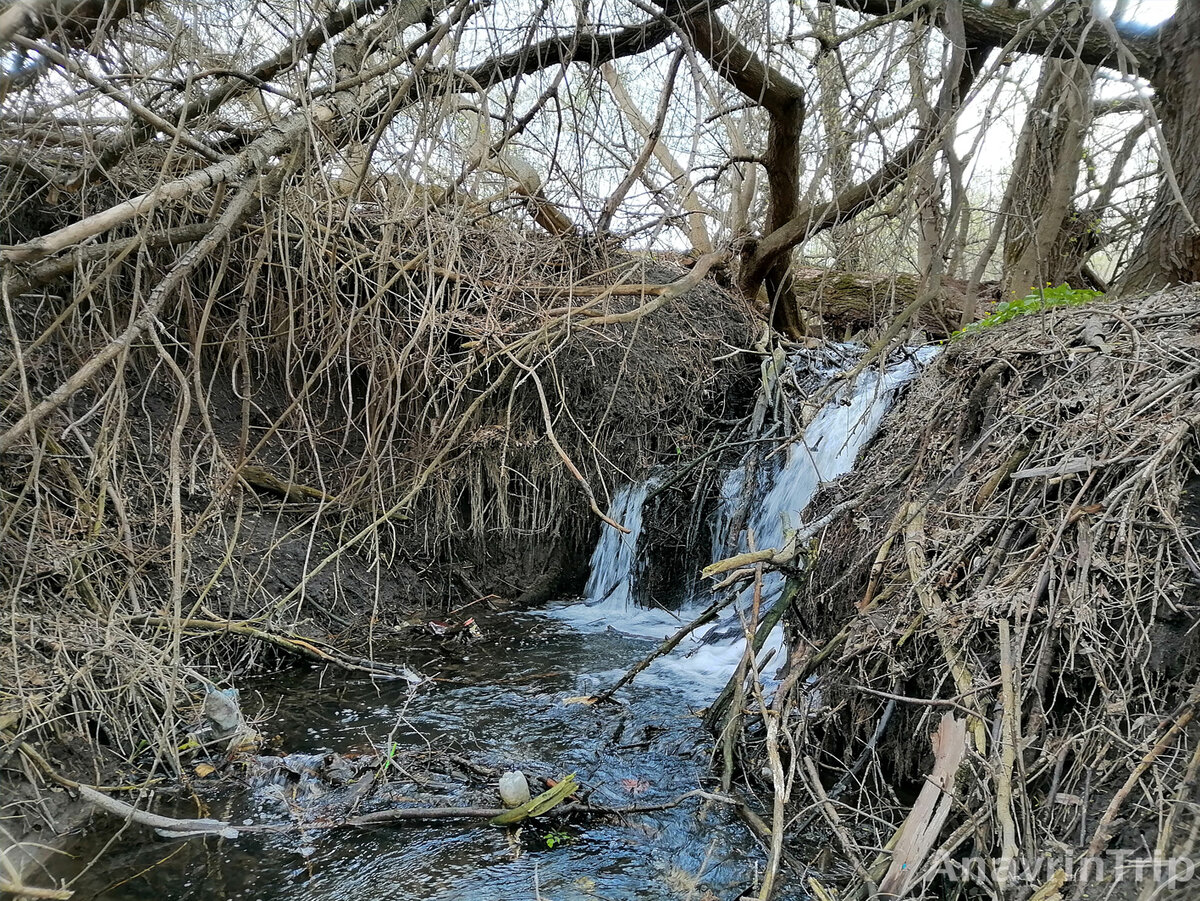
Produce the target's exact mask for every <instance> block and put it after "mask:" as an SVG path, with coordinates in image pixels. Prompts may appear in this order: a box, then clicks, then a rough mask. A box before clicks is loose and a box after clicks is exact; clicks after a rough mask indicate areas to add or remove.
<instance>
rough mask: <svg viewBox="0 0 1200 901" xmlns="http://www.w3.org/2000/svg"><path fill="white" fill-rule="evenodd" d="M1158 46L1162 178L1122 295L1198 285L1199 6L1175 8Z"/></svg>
mask: <svg viewBox="0 0 1200 901" xmlns="http://www.w3.org/2000/svg"><path fill="white" fill-rule="evenodd" d="M1160 46H1161V55H1160V60H1159V64H1158V66H1157V69H1156V71H1155V73H1154V78H1153V84H1154V90H1155V92H1156V95H1157V97H1156V99H1157V104H1156V108H1157V110H1158V116H1159V120H1160V121H1161V123H1162V132H1163V139H1164V143H1165V145H1166V151H1167V152H1166V154H1165V158H1164V161H1163V162H1164V177H1163V180H1162V184H1161V185H1160V186H1159V189H1158V199H1157V200H1156V202H1155V204H1154V210H1153V211H1152V212H1151V214H1150V218H1149V220H1148V221H1147V222H1146V229H1145V231H1144V232H1143V234H1142V241H1141V244H1140V245H1139V247H1138V251H1137V254H1136V255H1135V257H1134V260H1133V262H1132V263H1131V264H1130V267H1129V269H1128V271H1127V272H1126V274H1125V276H1124V277H1123V278H1122V279H1121V283H1120V291H1121V292H1122V293H1133V292H1137V291H1149V290H1154V289H1156V288H1161V287H1163V286H1165V285H1169V284H1174V283H1176V282H1200V229H1198V228H1197V219H1198V218H1200V4H1197V3H1194V2H1181V3H1180V4H1179V10H1178V12H1176V13H1175V16H1174V18H1173V19H1172V20H1171V21H1170V22H1169V23H1168V24H1167V26H1166V27H1165V28H1164V29H1163V34H1162V38H1161V44H1160Z"/></svg>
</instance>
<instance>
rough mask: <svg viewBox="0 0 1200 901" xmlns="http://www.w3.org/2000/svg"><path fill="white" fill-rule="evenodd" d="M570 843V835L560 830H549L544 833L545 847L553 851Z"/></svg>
mask: <svg viewBox="0 0 1200 901" xmlns="http://www.w3.org/2000/svg"><path fill="white" fill-rule="evenodd" d="M570 841H571V834H570V833H569V832H563V831H562V830H561V829H551V830H550V831H549V832H547V833H546V847H547V848H549V849H550V850H551V851H553V850H554V849H555V848H558V847H562V846H563V845H565V844H567V843H568V842H570Z"/></svg>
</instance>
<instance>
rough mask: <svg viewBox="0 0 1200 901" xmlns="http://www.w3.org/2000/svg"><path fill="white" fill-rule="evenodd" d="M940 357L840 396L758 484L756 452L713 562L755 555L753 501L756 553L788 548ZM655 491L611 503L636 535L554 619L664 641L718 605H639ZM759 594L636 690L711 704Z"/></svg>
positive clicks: (634, 488) (728, 507) (733, 477)
mask: <svg viewBox="0 0 1200 901" xmlns="http://www.w3.org/2000/svg"><path fill="white" fill-rule="evenodd" d="M935 353H936V351H935V350H934V349H933V348H925V349H922V350H920V351H918V352H917V353H916V354H914V355H913V357H912V358H910V359H908V360H905V361H904V362H902V363H898V364H895V365H892V366H890V367H888V368H887V369H886V370H885V371H884V372H882V373H880V372H879V371H878V370H872V371H867V372H864V373H862V374H861V375H860V376H859V378H858V379H857V381H856V382H855V383H854V384H853V385H848V386H845V387H843V388H842V389H841V391H839V392H838V394H837V396H835V397H834V399H833V400H831V401H830V402H829V403H827V404H826V405H825V406H824V407H823V408H822V409H821V410H820V411H819V412H818V413H817V415H816V416H815V417H814V418H813V420H812V421H811V422H810V423H809V425H808V427H807V428H806V429H805V430H804V435H803V436H802V437H801V438H800V439H797V440H795V441H793V442H792V443H791V444H790V445H789V446H788V447H787V450H786V453H778V452H777V453H775V454H773V455H770V456H768V457H766V458H761V457H760V458H758V471H757V473H756V476H755V477H754V478H748V473H749V464H750V463H751V461H752V460H754V459H756V455H758V454H761V453H762V450H761V449H759V448H752V449H751V450H750V451H749V452H748V453H747V454H746V456H745V457H744V458H743V460H742V463H741V464H740V465H739V466H738V467H735V468H734V469H732V470H730V471H729V472H728V473H727V474H726V475H725V477H724V479H723V480H722V483H721V488H720V493H719V497H718V503H717V511H716V513H715V516H714V521H713V529H712V555H713V559H714V561H715V560H718V559H722V558H723V557H725V556H727V555H728V554H732V553H739V552H742V551H746V550H749V547H750V542H749V538H748V535H747V531H746V530H742V531H740V532H739V534H737V535H731V534H730V529H731V527H732V525H733V519H734V513H735V511H736V509H737V508H738V506H739V505H741V504H745V503H747V501H748V507H747V509H748V513H747V516H746V520H747V525H748V530H749V531H751V532H752V533H753V536H754V546H755V547H756V548H780V547H782V546H783V544H784V543H785V541H786V537H787V534H788V533H789V531H791V530H793V529H796V528H798V527H800V526H801V525H802V522H801V515H802V514H803V512H804V509H805V508H806V507H807V506H808V504H809V503H810V502H811V501H812V499H813V498H814V497H815V496H816V494H817V492H818V491H819V490H820V488H821V485H822V484H824V483H826V482H830V481H832V480H833V479H836V478H837V477H839V476H842V475H845V474H846V473H847V472H849V471H850V470H851V469H852V468H853V466H854V462H855V460H856V459H857V457H858V455H859V453H860V452H861V451H862V450H863V448H864V447H865V446H866V445H867V444H868V443H869V442H870V440H871V439H872V438H873V437H874V436H875V433H876V432H877V431H878V430H879V426H880V423H881V422H882V421H883V417H884V415H886V413H887V411H888V410H889V409H890V408H891V406H892V403H893V402H894V400H895V398H896V396H897V394H898V392H899V389H900V388H901V387H903V385H905V384H906V383H907V382H909V381H910V380H911V379H912V378H913V377H914V376H916V374H917V372H918V371H919V368H920V366H921V365H922V364H924V363H926V362H928V361H929V360H930V359H932V357H933V356H934V355H935ZM818 374H819V375H824V377H825V378H829V377H831V376H832V372H829V371H828V370H826V371H824V372H822V371H821V370H820V369H819V368H818ZM649 488H650V486H649V483H643V484H641V485H629V486H626V487H625V488H623V489H621V490H620V491H619V492H617V494H616V495H614V497H613V501H612V505H611V507H610V509H609V511H608V515H609V517H610V518H612V519H614V520H616V521H617V522H621V523H622V524H623V525H625V526H626V528H628V529H630V534H628V535H622V534H621V533H619V532H618V531H617V530H615V529H613V528H611V527H608V526H606V527H605V529H604V532H603V533H602V535H601V537H600V541H599V542H598V544H597V545H596V549H595V551H594V552H593V554H592V572H591V577H590V578H589V579H588V584H587V590H586V597H585V601H584V603H574V604H568V605H564V606H562V607H559V608H557V609H555V610H554V611H553V614H554V615H555V616H556V617H557V618H560V619H562V620H564V621H566V622H568V623H570V624H572V625H573V626H575V627H576V628H580V629H582V630H585V631H600V630H604V629H614V630H616V631H618V632H621V633H624V634H630V635H636V636H641V637H645V638H647V639H656V640H657V639H662V638H665V637H667V636H668V635H670V634H672V633H673V632H675V631H676V630H677V629H678V628H680V627H681V626H682V625H683V624H684V623H686V622H688V621H690V620H692V619H694V618H695V617H696V616H698V615H699V614H700V613H701V612H702V611H703V609H704V608H705V607H707V606H708V605H709V604H711V603H712V600H713V597H712V596H711V595H710V593H709V592H707V591H704V590H701V592H699V593H698V596H697V597H695V598H693V599H692V600H691V601H690V602H689V603H688V604H687V605H685V607H684V609H682V610H680V611H679V613H678V614H674V613H671V612H669V611H665V610H660V609H654V608H653V607H652V606H647V604H646V601H645V599H640V598H637V597H636V596H635V591H634V579H635V573H636V567H637V565H638V554H637V538H638V535H639V534H640V531H641V525H642V507H643V506H644V504H645V500H646V495H647V494H648V492H649ZM747 492H748V493H749V497H747V496H746V495H747ZM784 584H785V579H784V577H783V576H782V575H781V574H779V573H768V574H767V575H766V576H765V577H764V578H763V583H762V589H761V590H762V596H761V602H760V603H761V610H762V612H764V613H765V612H766V611H767V610H769V609H770V607H771V605H773V604H774V603H775V601H776V600H777V599H778V597H779V594H780V593H781V592H782V590H783V586H784ZM753 592H754V589H753V586H746V587H744V588H743V589H742V590H741V592H740V594H739V597H738V599H737V600H736V601H734V603H733V604H732V605H731V606H730V607H729V608H727V609H726V610H725V611H724V613H723V614H722V616H721V618H720V619H719V620H718V621H717V623H715V624H712V625H710V626H707V627H705V628H703V629H701V630H698V632H697V633H694V634H693V635H691V636H689V637H688V638H686V639H685V640H684V641H683V642H682V643H681V644H680V646H679V647H678V648H676V649H675V650H674V651H673V652H672V653H671V654H670V655H668V656H667V657H665V658H661V659H659V660H657V661H656V662H655V663H654V664H653V665H652V666H651V667H650V668H649V669H648V670H646V672H644V673H642V674H641V675H640V676H639V677H638V678H639V680H642V681H645V682H648V683H657V684H666V685H670V686H671V687H673V688H676V689H677V690H680V691H682V692H684V693H685V694H686V695H687V696H688V697H689V698H690V699H693V700H696V701H697V702H700V703H703V702H705V701H708V700H711V699H712V698H713V696H715V694H716V693H717V692H718V691H719V690H720V689H721V687H723V686H724V684H725V682H726V681H727V680H728V679H729V677H730V675H732V673H733V671H734V669H735V668H736V666H737V665H738V662H739V661H740V660H741V658H742V655H743V653H744V646H745V634H744V628H743V624H742V621H741V618H740V616H739V611H740V612H741V615H744V614H745V613H746V612H748V611H749V609H750V607H751V603H752V600H753ZM783 643H784V640H783V629H782V627H780V626H777V627H776V628H775V629H773V630H772V633H771V635H770V636H769V637H768V639H767V641H766V643H765V645H764V646H763V649H762V651H761V653H760V655H759V668H760V670H763V669H764V668H765V669H766V670H769V671H772V672H773V671H774V670H775V669H776V668H778V666H780V665H782V663H783V662H784V659H785V655H784V653H783ZM764 675H766V673H764Z"/></svg>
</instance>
